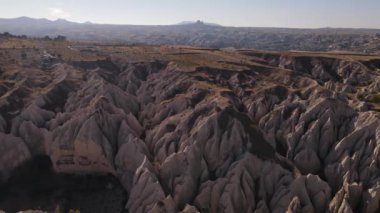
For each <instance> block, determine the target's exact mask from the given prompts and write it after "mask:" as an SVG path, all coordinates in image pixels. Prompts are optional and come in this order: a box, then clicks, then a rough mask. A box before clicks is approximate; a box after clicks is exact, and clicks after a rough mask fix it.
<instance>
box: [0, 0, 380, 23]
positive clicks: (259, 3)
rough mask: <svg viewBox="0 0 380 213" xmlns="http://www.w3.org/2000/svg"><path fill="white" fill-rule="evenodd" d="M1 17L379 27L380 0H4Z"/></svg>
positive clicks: (121, 21) (0, 11)
mask: <svg viewBox="0 0 380 213" xmlns="http://www.w3.org/2000/svg"><path fill="white" fill-rule="evenodd" d="M0 2H1V7H0V17H2V18H14V17H19V16H29V17H34V18H43V17H44V18H48V19H57V18H64V19H68V20H71V21H78V22H85V21H91V22H95V23H113V24H160V25H161V24H175V23H178V22H181V21H190V20H198V19H200V20H203V21H206V22H213V23H219V24H222V25H228V26H257V27H311V28H318V27H366V28H380V0H191V1H190V0H188V1H187V0H0Z"/></svg>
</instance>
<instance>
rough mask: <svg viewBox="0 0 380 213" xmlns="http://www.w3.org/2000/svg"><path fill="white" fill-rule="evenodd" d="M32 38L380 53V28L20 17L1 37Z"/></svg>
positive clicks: (6, 22)
mask: <svg viewBox="0 0 380 213" xmlns="http://www.w3.org/2000/svg"><path fill="white" fill-rule="evenodd" d="M1 32H9V33H11V34H15V35H27V36H32V37H44V36H50V37H56V36H58V35H63V36H66V37H67V38H68V39H69V40H82V41H83V40H85V41H94V42H117V43H129V44H169V45H192V46H198V47H209V48H227V47H234V48H256V49H263V50H281V51H284V50H305V51H356V52H378V51H379V50H380V30H377V29H343V28H338V29H336V28H321V29H291V28H257V27H224V26H220V25H217V24H213V23H207V22H202V21H196V22H192V21H185V22H181V23H179V24H176V25H158V26H157V25H155V26H147V25H113V24H94V23H91V22H86V23H76V22H71V21H67V20H64V19H58V20H55V21H51V20H48V19H33V18H28V17H20V18H14V19H0V33H1Z"/></svg>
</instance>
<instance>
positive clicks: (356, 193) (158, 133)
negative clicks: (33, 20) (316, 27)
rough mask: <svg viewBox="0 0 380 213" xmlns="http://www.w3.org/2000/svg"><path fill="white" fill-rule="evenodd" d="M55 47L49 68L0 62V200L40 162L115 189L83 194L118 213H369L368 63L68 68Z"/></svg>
mask: <svg viewBox="0 0 380 213" xmlns="http://www.w3.org/2000/svg"><path fill="white" fill-rule="evenodd" d="M35 45H38V44H35ZM60 45H62V43H57V44H55V45H52V46H49V44H44V47H45V48H46V50H45V51H44V52H45V53H49V54H51V55H60V56H59V59H57V60H49V63H46V61H44V60H46V58H45V56H44V54H43V52H41V53H39V52H38V51H34V50H28V49H22V51H26V52H27V54H28V58H27V59H21V58H19V57H18V53H19V52H18V51H21V50H18V49H0V52H1V55H2V58H1V60H0V62H1V63H0V174H1V176H0V177H1V183H2V185H3V186H4V187H5V186H7V183H9V181H11V182H12V183H13V184H16V185H17V183H18V182H17V180H18V179H17V178H15V177H18V176H17V175H19V174H18V173H17V171H19V170H20V167H21V168H23V167H25V165H24V164H23V163H24V162H27V161H29V160H33V159H34V158H35V157H36V156H40V155H44V156H48V157H49V159H51V164H52V165H51V166H52V172H53V173H54V174H56V175H60V174H81V175H84V176H86V175H94V174H97V175H108V176H109V177H112V178H114V177H116V178H117V179H118V181H119V182H120V184H119V183H115V181H114V180H113V179H112V181H109V180H108V179H106V180H105V181H103V179H102V181H98V182H96V181H94V182H91V183H92V184H95V183H96V184H100V185H99V186H97V187H96V189H97V190H103V189H112V190H110V191H107V193H110V194H112V193H114V194H113V195H112V196H115V197H119V198H120V199H119V200H116V201H115V202H119V203H120V202H121V203H122V206H123V208H124V211H125V212H257V213H258V212H327V211H331V212H359V211H361V212H376V211H378V209H379V201H380V179H379V178H380V171H379V165H378V164H379V160H380V159H379V149H380V148H379V140H380V125H379V124H380V120H379V117H378V116H379V115H378V109H379V108H378V102H380V99H379V100H377V99H376V97H377V95H378V92H379V86H378V84H379V82H380V77H379V73H378V68H379V67H378V66H377V65H378V64H377V63H376V60H377V59H376V56H364V55H354V54H325V55H323V54H321V53H275V52H258V51H248V50H245V51H227V50H225V51H221V50H208V49H193V48H188V47H186V48H185V47H157V46H141V47H138V46H137V47H124V46H121V47H118V46H99V47H97V48H98V51H97V52H95V53H91V54H90V53H86V54H89V55H87V56H86V57H84V53H83V55H82V56H81V58H78V57H72V54H77V52H78V51H80V50H76V49H73V48H72V47H70V48H67V47H66V46H60ZM65 45H66V44H65ZM57 46H58V47H57ZM70 51H72V52H70ZM42 65H43V66H42ZM379 98H380V97H379ZM49 174H50V173H49ZM30 175H34V174H33V173H32V174H30ZM15 180H16V182H15ZM74 180H75V181H76V179H75V178H74V179H73V181H74ZM54 183H57V184H59V185H60V186H59V187H58V188H60V189H61V188H62V187H63V188H65V187H76V186H77V185H75V184H68V183H65V184H63V185H62V182H61V181H57V182H54ZM102 184H104V185H102ZM109 184H111V185H109ZM52 185H54V184H52ZM12 186H13V185H12ZM115 187H119V188H117V189H121V190H113V189H115ZM6 188H7V187H6ZM52 188H53V189H52ZM49 190H51V191H54V190H55V189H54V187H53V186H49ZM9 191H12V188H9V185H8V188H7V192H9ZM74 191H75V190H74ZM121 191H122V192H121ZM70 192H73V190H71V191H70V190H69V193H70ZM36 193H40V192H36ZM123 193H125V197H126V199H124V198H122V197H123V196H124V195H122V194H123ZM84 194H85V195H86V193H84ZM100 194H102V193H101V192H100ZM79 195H81V193H79ZM79 195H78V194H76V195H75V196H73V197H72V198H71V200H70V202H69V204H62V203H60V202H59V199H58V201H57V200H53V201H51V206H54V207H57V206H60V205H62V206H64V208H67V209H70V208H74V207H77V208H78V205H76V206H75V204H76V203H78V202H80V199H79V198H78V197H80V196H79ZM12 196H16V195H14V194H12V193H10V194H3V195H2V196H0V209H1V208H6V207H7V206H9V203H10V200H12V199H14V198H13V197H12ZM26 196H31V195H30V194H29V195H26ZM112 196H111V195H110V196H108V197H112ZM77 198H78V199H77ZM94 199H95V198H94ZM104 202H111V201H109V200H104ZM112 202H113V201H112ZM5 204H7V205H5ZM70 205H72V206H70ZM83 205H94V206H99V208H95V209H97V210H99V211H100V212H112V211H114V212H118V211H120V209H118V208H115V209H109V205H108V206H107V205H104V204H103V203H102V201H95V200H94V202H91V201H89V199H87V200H86V202H85V204H82V206H79V208H83V209H82V211H83V212H85V211H90V210H89V209H91V208H85V207H83ZM116 206H117V205H116ZM31 207H33V206H31ZM9 208H10V207H9ZM107 208H108V209H107ZM28 209H30V208H28ZM92 209H94V208H92ZM5 210H7V209H5ZM19 210H21V209H19ZM42 210H48V209H42ZM82 211H81V212H82Z"/></svg>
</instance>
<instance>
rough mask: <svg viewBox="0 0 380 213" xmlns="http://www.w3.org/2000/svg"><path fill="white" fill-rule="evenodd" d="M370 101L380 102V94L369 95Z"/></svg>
mask: <svg viewBox="0 0 380 213" xmlns="http://www.w3.org/2000/svg"><path fill="white" fill-rule="evenodd" d="M368 101H370V102H372V103H380V95H379V94H375V95H370V96H369V97H368Z"/></svg>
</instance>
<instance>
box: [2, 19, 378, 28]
mask: <svg viewBox="0 0 380 213" xmlns="http://www.w3.org/2000/svg"><path fill="white" fill-rule="evenodd" d="M20 18H28V19H34V20H47V21H51V22H55V21H59V20H62V21H67V22H71V23H76V24H93V25H116V26H147V27H148V26H176V25H179V26H180V25H186V24H181V23H183V22H193V23H189V24H195V23H196V22H197V21H201V22H202V23H204V24H206V25H207V24H208V26H212V25H210V24H215V26H213V27H233V28H267V29H300V30H302V29H310V30H318V29H353V30H361V29H362V30H380V28H375V27H330V26H325V27H284V26H281V27H280V26H260V27H259V26H244V25H241V26H238V25H222V24H219V23H213V22H208V21H203V20H200V19H198V20H195V21H180V22H178V23H173V24H128V23H123V24H121V23H100V22H92V21H84V22H81V21H75V20H70V19H69V18H57V19H50V18H46V17H38V18H37V17H30V16H17V17H13V18H9V17H7V18H3V17H0V19H7V20H12V19H20Z"/></svg>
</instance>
